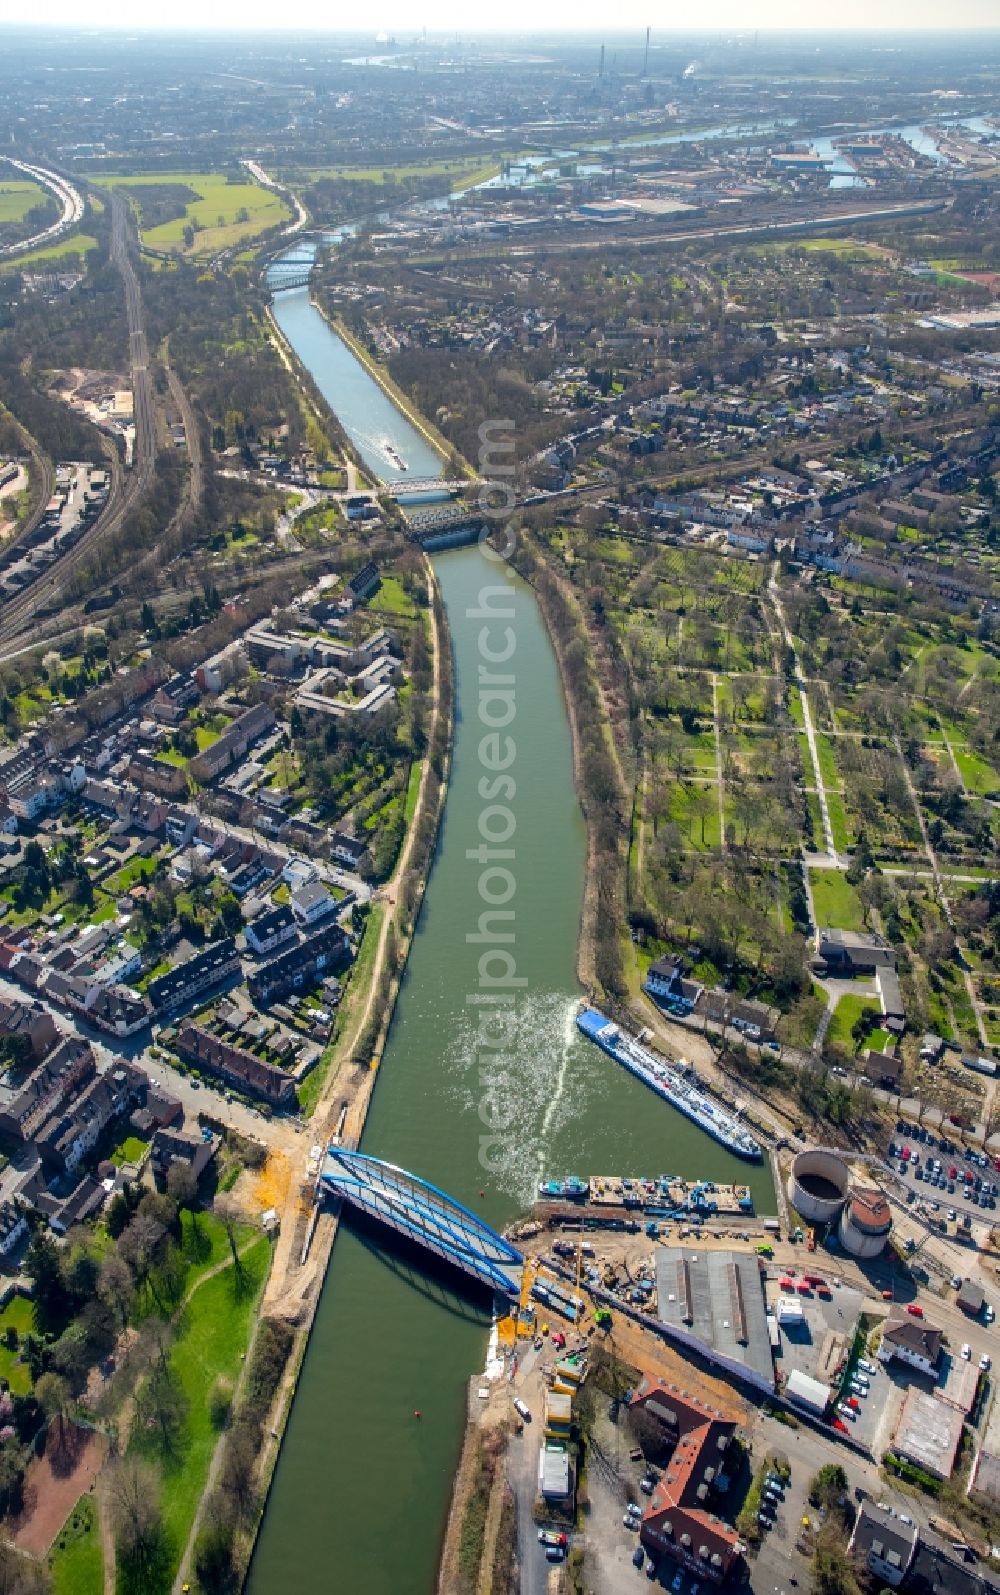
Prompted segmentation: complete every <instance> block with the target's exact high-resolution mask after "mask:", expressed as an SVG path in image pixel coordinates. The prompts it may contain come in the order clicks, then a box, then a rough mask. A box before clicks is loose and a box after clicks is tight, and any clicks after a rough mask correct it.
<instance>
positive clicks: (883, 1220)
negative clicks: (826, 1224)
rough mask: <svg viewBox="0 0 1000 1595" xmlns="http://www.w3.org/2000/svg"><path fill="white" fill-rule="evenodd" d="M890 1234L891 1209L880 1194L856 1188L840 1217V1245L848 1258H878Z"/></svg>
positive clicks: (866, 1188) (865, 1188)
mask: <svg viewBox="0 0 1000 1595" xmlns="http://www.w3.org/2000/svg"><path fill="white" fill-rule="evenodd" d="M891 1230H892V1208H891V1207H890V1206H889V1203H888V1202H887V1201H886V1199H885V1197H884V1196H883V1195H882V1192H881V1191H875V1190H871V1189H869V1188H868V1187H861V1186H859V1187H858V1188H857V1189H856V1190H854V1191H852V1192H851V1194H850V1197H849V1198H848V1201H847V1205H846V1206H845V1208H844V1211H843V1213H842V1214H841V1216H840V1244H841V1246H843V1248H844V1251H845V1252H850V1254H851V1256H852V1257H878V1256H879V1254H880V1253H881V1252H882V1251H884V1249H885V1243H886V1241H887V1240H888V1239H889V1234H890V1231H891Z"/></svg>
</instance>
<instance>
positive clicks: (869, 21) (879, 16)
mask: <svg viewBox="0 0 1000 1595" xmlns="http://www.w3.org/2000/svg"><path fill="white" fill-rule="evenodd" d="M658 11H659V12H660V16H659V19H658V17H657V12H658ZM658 20H659V23H660V26H659V27H658V26H657V23H658ZM0 23H6V24H9V25H12V26H18V25H20V26H22V27H23V26H24V25H25V24H28V25H33V24H42V25H55V26H66V27H76V28H79V27H102V28H103V27H111V28H114V29H115V31H116V32H120V33H125V34H128V33H135V32H137V31H139V30H142V29H145V30H147V31H170V32H176V31H181V30H193V31H203V30H209V29H210V30H212V31H215V30H216V29H231V30H233V31H244V30H249V29H253V30H256V29H262V28H265V29H266V28H269V29H275V28H278V27H284V28H287V29H289V30H295V29H303V30H317V31H324V32H331V33H342V32H345V31H354V30H356V29H357V28H358V23H359V18H358V16H357V13H349V14H347V15H345V8H343V7H341V6H339V5H336V4H335V5H331V4H330V3H329V0H288V3H286V4H284V5H282V6H281V7H280V8H279V7H276V6H275V4H274V3H273V0H214V3H213V4H212V5H211V7H206V6H205V4H204V0H172V3H171V4H170V5H169V6H164V7H162V8H159V9H156V10H149V11H146V12H145V13H144V14H140V15H138V16H137V15H136V13H135V12H134V11H132V10H131V8H124V7H123V6H122V4H121V0H36V3H35V4H34V5H33V6H32V7H31V8H30V11H29V12H28V13H26V11H25V7H24V5H23V0H0ZM364 24H367V25H368V26H369V27H370V28H371V30H372V32H371V35H370V37H372V38H374V35H375V34H377V33H378V32H379V31H380V30H382V31H384V30H390V31H392V32H393V33H394V34H395V35H396V37H397V38H398V39H399V41H400V42H401V43H402V42H403V41H404V40H405V39H407V38H411V37H413V36H415V35H416V34H417V33H418V32H419V30H420V29H421V28H422V27H426V28H427V29H428V30H431V31H442V30H443V31H447V32H453V31H457V32H460V33H462V34H465V35H466V36H468V35H469V34H473V33H486V32H497V33H505V34H508V33H510V32H512V31H520V30H533V31H539V32H544V31H545V30H549V31H552V30H565V31H567V32H581V31H594V32H597V31H600V30H605V31H611V30H613V31H614V32H615V34H617V35H620V34H621V32H622V30H623V29H631V28H633V27H634V28H636V29H639V30H642V31H643V32H644V31H645V28H646V26H647V24H648V25H649V26H651V27H652V28H653V36H654V41H655V38H656V35H657V33H659V35H660V37H662V38H667V37H668V36H669V35H670V34H671V33H681V34H683V33H686V32H687V33H689V32H692V31H694V30H695V29H697V30H714V29H721V30H724V31H730V30H731V31H734V32H740V33H747V32H749V31H751V30H753V29H755V28H759V29H768V28H774V29H781V30H786V29H795V30H797V31H803V32H808V31H832V30H837V31H851V30H859V29H864V30H866V31H873V30H875V31H877V30H880V29H885V30H891V31H896V30H898V31H900V32H914V31H927V30H929V31H935V30H936V31H938V32H945V31H947V32H953V31H955V30H956V29H958V30H960V29H966V28H990V29H991V30H995V29H998V27H1000V6H998V0H951V3H950V4H949V6H948V8H947V17H946V18H945V17H944V15H943V13H942V9H941V6H940V4H939V0H875V3H874V4H873V3H872V0H838V3H837V5H836V6H832V5H828V6H818V7H816V6H814V7H812V8H806V7H804V6H803V5H802V4H801V0H754V4H752V5H750V6H747V4H746V3H745V0H701V4H699V5H698V7H697V9H696V11H690V10H685V11H684V13H683V21H682V22H679V23H678V24H676V25H675V26H674V27H670V26H664V25H663V16H662V9H661V8H660V7H658V6H655V5H653V4H651V0H617V3H616V4H615V5H614V6H613V7H612V8H608V7H606V6H601V5H598V4H597V3H596V0H584V3H583V4H582V5H581V4H580V0H504V3H503V5H502V6H498V7H497V8H496V10H495V12H492V13H491V10H490V9H489V8H483V9H482V10H479V11H476V10H474V9H472V8H471V7H470V6H469V5H468V3H467V0H417V3H416V4H414V3H413V0H408V3H404V0H374V3H373V4H372V5H371V6H370V7H365V9H364ZM364 24H363V25H364Z"/></svg>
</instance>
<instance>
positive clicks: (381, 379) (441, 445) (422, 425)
mask: <svg viewBox="0 0 1000 1595" xmlns="http://www.w3.org/2000/svg"><path fill="white" fill-rule="evenodd" d="M310 302H311V303H312V305H313V306H314V308H315V309H316V311H317V312H318V313H319V315H321V316H322V317H323V320H324V321H325V322H326V324H327V326H328V327H329V328H330V331H331V332H332V333H333V334H334V336H335V337H337V338H339V339H340V340H341V342H342V343H344V344H345V345H346V347H347V348H348V349H349V350H350V351H351V353H352V354H353V356H354V358H355V360H356V361H357V362H358V364H359V365H360V366H363V367H364V369H365V371H366V372H367V373H368V375H369V376H370V377H371V379H372V381H373V382H374V383H375V384H376V385H377V386H378V387H379V388H381V390H382V392H383V393H384V394H385V396H386V398H387V399H390V400H391V401H392V403H393V404H394V405H395V406H396V409H397V410H398V411H399V413H400V415H402V416H403V418H404V420H406V421H408V422H409V424H410V426H412V427H413V430H414V431H415V432H419V433H420V436H421V437H422V438H423V439H424V442H425V443H429V444H430V446H431V448H432V449H433V450H434V452H435V454H437V455H439V456H440V459H441V463H442V464H443V465H447V466H449V467H451V466H454V465H457V466H458V467H459V469H460V470H461V472H462V474H463V475H464V476H467V477H468V478H469V480H470V482H471V481H475V479H476V473H475V471H474V470H473V469H472V466H471V465H470V464H469V462H468V460H466V459H464V458H463V456H462V455H461V454H460V453H459V451H458V449H456V448H455V447H454V445H453V444H451V443H449V442H448V439H447V438H446V437H444V436H443V434H442V433H440V432H439V431H438V429H437V427H436V426H434V425H433V424H432V422H430V421H428V420H427V418H426V416H423V415H421V414H420V413H419V412H418V411H417V410H415V409H414V407H413V401H412V400H411V399H408V398H407V396H406V394H405V393H404V392H403V390H402V388H401V387H399V385H398V384H397V383H396V382H394V381H393V379H392V377H391V376H390V375H389V373H388V371H387V370H386V369H385V367H384V366H383V365H380V364H379V362H378V361H377V360H374V359H373V358H372V356H371V355H370V354H369V352H368V350H367V349H366V348H365V346H364V344H363V343H361V342H360V341H359V340H358V339H357V338H355V337H354V335H353V333H350V332H348V330H347V328H346V327H345V326H344V324H343V322H342V321H340V320H339V319H336V318H334V317H332V316H329V315H327V313H326V311H325V310H324V309H323V306H322V305H320V304H317V303H316V300H315V299H312V298H311V301H310Z"/></svg>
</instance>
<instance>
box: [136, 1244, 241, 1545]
mask: <svg viewBox="0 0 1000 1595" xmlns="http://www.w3.org/2000/svg"><path fill="white" fill-rule="evenodd" d="M268 1254H269V1247H268V1242H267V1239H266V1237H265V1236H263V1235H261V1236H260V1237H259V1238H258V1239H257V1240H256V1241H255V1242H254V1243H253V1244H252V1245H251V1246H250V1247H249V1248H248V1250H247V1251H246V1252H245V1253H244V1254H243V1258H242V1272H243V1281H242V1283H240V1282H238V1281H237V1278H236V1276H235V1274H234V1271H233V1268H232V1265H230V1266H229V1267H228V1268H225V1269H223V1270H222V1271H221V1273H218V1274H213V1275H212V1277H211V1278H210V1279H205V1280H204V1282H203V1283H202V1284H201V1285H199V1287H198V1289H197V1290H196V1291H195V1292H194V1294H193V1295H192V1297H191V1299H190V1301H189V1302H188V1304H187V1306H186V1307H185V1308H184V1310H183V1312H182V1314H181V1320H180V1325H179V1328H178V1333H177V1338H176V1340H175V1341H174V1343H173V1346H172V1347H171V1350H170V1359H169V1360H170V1368H171V1372H172V1373H173V1375H174V1376H175V1378H176V1380H177V1381H178V1383H179V1385H180V1386H181V1388H182V1390H183V1392H184V1397H185V1401H186V1410H185V1415H184V1422H183V1426H182V1432H181V1433H180V1435H179V1437H178V1440H177V1443H176V1445H175V1447H174V1449H173V1451H172V1453H171V1454H169V1455H168V1456H166V1457H163V1456H162V1455H160V1454H159V1452H158V1448H157V1446H156V1443H155V1440H154V1437H153V1435H152V1433H151V1431H149V1430H137V1431H135V1432H134V1433H133V1436H132V1441H131V1445H130V1450H132V1449H134V1450H137V1451H140V1452H145V1451H147V1450H151V1451H152V1452H153V1454H154V1455H156V1456H157V1459H158V1460H159V1462H160V1465H161V1468H162V1476H163V1494H162V1502H163V1522H164V1529H165V1531H166V1534H167V1538H168V1540H169V1543H170V1547H171V1556H172V1561H173V1565H174V1567H175V1568H176V1565H177V1561H178V1559H179V1557H180V1554H181V1551H182V1549H183V1547H184V1545H185V1544H186V1542H187V1537H188V1535H189V1533H190V1531H191V1525H192V1523H193V1522H194V1516H195V1512H196V1511H197V1508H198V1502H199V1500H200V1499H201V1495H202V1491H203V1490H204V1488H205V1480H206V1478H207V1476H208V1469H209V1464H210V1462H211V1460H212V1454H213V1452H214V1450H215V1447H216V1444H217V1442H218V1438H219V1436H218V1431H217V1430H216V1429H215V1427H214V1425H213V1423H212V1420H211V1417H210V1415H209V1400H208V1398H209V1395H210V1393H211V1390H212V1387H213V1385H214V1384H215V1381H216V1379H218V1378H219V1377H220V1376H221V1377H225V1378H228V1379H230V1380H232V1381H233V1382H234V1383H235V1381H236V1380H237V1378H238V1377H239V1373H240V1368H241V1365H242V1361H243V1358H244V1355H245V1353H246V1349H247V1346H248V1345H249V1342H250V1335H251V1333H252V1329H253V1323H254V1319H255V1317H256V1311H257V1302H258V1299H259V1296H260V1291H261V1287H262V1286H263V1284H264V1279H265V1277H266V1273H267V1263H268Z"/></svg>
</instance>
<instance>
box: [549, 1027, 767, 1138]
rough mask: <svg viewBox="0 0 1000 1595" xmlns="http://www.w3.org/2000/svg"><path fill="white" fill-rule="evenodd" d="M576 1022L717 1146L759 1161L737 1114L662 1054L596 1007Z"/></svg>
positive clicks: (611, 1056)
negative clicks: (719, 1104) (652, 1049)
mask: <svg viewBox="0 0 1000 1595" xmlns="http://www.w3.org/2000/svg"><path fill="white" fill-rule="evenodd" d="M576 1022H577V1025H578V1026H579V1028H580V1029H581V1030H582V1031H583V1033H584V1035H585V1036H586V1037H587V1039H588V1041H593V1042H596V1044H597V1045H598V1046H599V1047H600V1048H601V1051H602V1052H606V1053H607V1054H608V1057H609V1058H614V1060H615V1062H616V1063H620V1064H621V1065H622V1067H623V1068H625V1069H627V1070H628V1072H629V1074H634V1075H635V1076H636V1077H637V1078H638V1079H639V1080H641V1081H642V1082H643V1084H644V1085H648V1086H649V1088H650V1090H651V1091H655V1092H656V1094H657V1096H659V1097H662V1098H663V1100H664V1102H669V1103H670V1104H671V1106H672V1107H675V1108H676V1109H677V1111H678V1112H679V1113H683V1114H684V1116H685V1118H687V1119H690V1120H691V1122H692V1124H697V1126H698V1128H699V1129H701V1130H704V1131H705V1134H706V1135H710V1136H711V1137H712V1139H713V1140H714V1141H718V1142H719V1144H720V1146H724V1147H726V1149H727V1150H728V1151H730V1152H735V1153H736V1154H737V1156H738V1157H744V1158H750V1159H752V1161H753V1162H755V1163H758V1162H760V1160H761V1158H762V1157H763V1153H762V1151H761V1149H760V1147H759V1146H758V1144H757V1142H756V1141H755V1140H754V1138H753V1136H752V1135H751V1134H750V1133H749V1131H747V1130H745V1129H744V1128H743V1126H742V1124H741V1123H740V1121H739V1119H738V1118H737V1117H736V1115H735V1114H733V1113H728V1112H727V1111H726V1109H725V1108H720V1107H718V1106H717V1105H716V1104H715V1103H714V1102H713V1101H712V1100H711V1098H710V1097H707V1096H705V1095H704V1093H703V1092H701V1091H699V1090H698V1089H697V1087H696V1086H693V1085H692V1084H691V1082H690V1081H689V1080H685V1079H684V1077H683V1075H681V1074H679V1073H678V1072H677V1070H676V1069H672V1068H671V1067H670V1065H669V1064H667V1063H664V1061H663V1059H662V1058H658V1057H657V1056H656V1054H655V1053H654V1052H650V1051H649V1049H648V1048H647V1047H644V1046H642V1045H641V1044H640V1043H639V1042H638V1041H633V1039H632V1037H631V1036H627V1035H625V1034H624V1033H623V1032H622V1031H621V1030H619V1028H618V1026H617V1025H616V1024H612V1022H611V1020H610V1019H606V1018H605V1016H604V1015H603V1014H602V1013H598V1011H597V1009H596V1008H585V1009H584V1010H583V1012H582V1013H580V1014H578V1015H577V1019H576Z"/></svg>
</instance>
